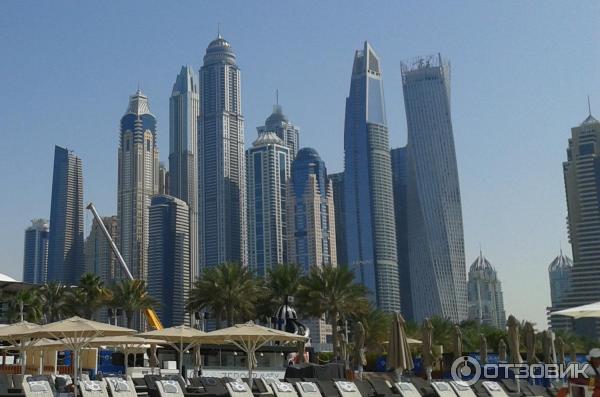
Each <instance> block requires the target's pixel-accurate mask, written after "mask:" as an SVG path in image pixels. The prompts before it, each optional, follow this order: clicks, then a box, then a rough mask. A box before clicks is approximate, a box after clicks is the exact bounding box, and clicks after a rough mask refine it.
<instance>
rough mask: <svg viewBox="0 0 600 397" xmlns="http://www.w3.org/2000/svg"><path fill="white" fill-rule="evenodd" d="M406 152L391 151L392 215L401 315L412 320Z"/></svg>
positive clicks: (404, 148)
mask: <svg viewBox="0 0 600 397" xmlns="http://www.w3.org/2000/svg"><path fill="white" fill-rule="evenodd" d="M407 154H408V150H407V148H406V146H404V147H401V148H396V149H392V150H391V157H392V181H393V182H392V183H393V186H394V214H395V219H396V249H397V251H398V276H399V278H400V301H401V302H402V315H403V316H404V318H405V319H407V320H412V318H413V310H412V306H413V304H412V293H411V284H410V263H409V260H408V224H407V219H406V218H407V213H406V193H407V191H406V188H407V183H408V157H407Z"/></svg>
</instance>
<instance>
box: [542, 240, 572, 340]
mask: <svg viewBox="0 0 600 397" xmlns="http://www.w3.org/2000/svg"><path fill="white" fill-rule="evenodd" d="M572 270H573V261H572V260H571V258H569V257H568V256H566V255H565V254H563V252H562V249H561V250H560V254H559V255H558V256H557V257H556V258H554V260H553V261H552V262H551V263H550V266H548V276H549V278H550V300H551V307H550V308H549V309H550V311H552V309H553V308H555V307H560V304H561V302H562V299H563V298H564V296H565V294H566V292H567V291H568V290H569V286H570V285H571V271H572ZM548 320H549V321H548V322H549V325H550V327H551V328H552V330H554V331H558V330H570V329H571V328H572V327H571V325H572V323H571V319H570V318H569V317H565V316H553V317H552V316H551V317H550V318H549V319H548Z"/></svg>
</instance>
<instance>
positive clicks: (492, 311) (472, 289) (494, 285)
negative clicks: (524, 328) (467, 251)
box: [467, 252, 506, 329]
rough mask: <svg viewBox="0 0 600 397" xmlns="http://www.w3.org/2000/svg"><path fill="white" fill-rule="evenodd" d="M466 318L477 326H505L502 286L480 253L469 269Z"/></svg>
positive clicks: (490, 265) (494, 271) (495, 273)
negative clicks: (475, 322) (477, 324)
mask: <svg viewBox="0 0 600 397" xmlns="http://www.w3.org/2000/svg"><path fill="white" fill-rule="evenodd" d="M467 289H468V301H469V309H468V313H469V314H468V318H469V320H474V321H477V322H478V323H479V324H483V325H488V326H490V327H495V328H502V329H504V327H505V326H506V313H505V312H504V297H503V295H502V284H501V283H500V280H499V279H498V274H497V272H496V269H494V267H493V266H492V264H491V263H490V262H489V261H488V260H487V259H486V258H485V257H484V256H483V254H482V253H481V252H480V253H479V256H478V257H477V259H475V262H473V264H472V265H471V267H470V268H469V281H468V283H467Z"/></svg>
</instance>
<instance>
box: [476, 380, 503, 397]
mask: <svg viewBox="0 0 600 397" xmlns="http://www.w3.org/2000/svg"><path fill="white" fill-rule="evenodd" d="M481 386H482V387H483V389H484V390H485V391H486V392H487V393H488V395H489V396H490V397H508V394H507V393H506V392H505V391H504V389H503V388H502V386H500V385H499V384H498V383H497V382H493V381H490V380H486V381H483V382H481Z"/></svg>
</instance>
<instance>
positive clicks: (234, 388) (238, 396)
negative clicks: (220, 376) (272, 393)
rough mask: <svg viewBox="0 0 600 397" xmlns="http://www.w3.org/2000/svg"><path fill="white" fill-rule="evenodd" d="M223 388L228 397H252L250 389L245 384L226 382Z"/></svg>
mask: <svg viewBox="0 0 600 397" xmlns="http://www.w3.org/2000/svg"><path fill="white" fill-rule="evenodd" d="M225 387H226V388H227V392H228V393H229V396H230V397H254V395H253V394H252V391H251V390H250V387H249V386H248V384H247V383H245V382H242V381H236V382H227V383H226V384H225Z"/></svg>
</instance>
